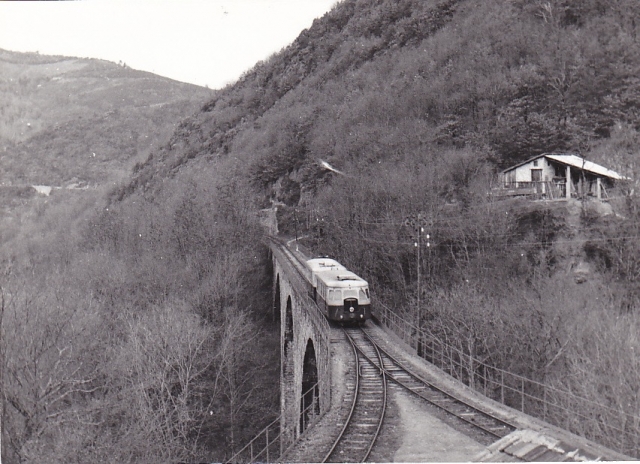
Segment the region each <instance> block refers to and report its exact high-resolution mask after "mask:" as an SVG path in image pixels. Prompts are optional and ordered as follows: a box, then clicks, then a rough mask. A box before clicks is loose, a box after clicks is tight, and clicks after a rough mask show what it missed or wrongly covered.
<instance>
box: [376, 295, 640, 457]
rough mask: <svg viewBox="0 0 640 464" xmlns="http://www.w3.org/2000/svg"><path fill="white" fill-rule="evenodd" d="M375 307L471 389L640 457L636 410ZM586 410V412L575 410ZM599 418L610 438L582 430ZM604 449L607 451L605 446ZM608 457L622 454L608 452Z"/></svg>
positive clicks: (383, 320) (382, 317) (419, 349)
mask: <svg viewBox="0 0 640 464" xmlns="http://www.w3.org/2000/svg"><path fill="white" fill-rule="evenodd" d="M375 308H376V309H375V317H376V318H377V319H378V320H379V321H380V323H381V324H382V325H384V326H386V327H388V328H389V329H390V330H391V331H392V332H394V333H395V334H396V335H397V336H398V337H400V338H401V339H402V340H403V341H404V342H405V343H407V344H408V345H409V346H411V347H412V348H413V349H415V350H416V351H417V353H418V355H419V356H421V357H422V358H423V359H425V360H426V361H427V362H429V363H431V364H433V365H434V366H436V367H438V368H440V369H441V370H442V371H444V372H445V373H447V374H449V375H450V376H451V377H453V378H455V379H457V380H459V381H460V382H462V383H464V384H465V385H468V386H469V387H470V388H472V389H473V390H475V391H477V392H479V393H482V394H484V395H485V396H487V397H489V398H491V399H493V400H494V401H497V402H499V403H502V404H504V405H506V406H508V407H511V408H513V409H516V410H519V411H521V412H523V413H525V414H528V415H530V416H533V417H537V418H539V419H542V420H543V421H547V422H549V423H551V424H553V425H555V426H557V427H560V428H561V429H565V430H569V431H571V432H573V433H576V434H577V435H582V436H584V437H585V438H587V439H588V440H592V441H594V443H596V444H599V445H600V446H606V447H609V448H612V449H614V450H615V451H616V452H618V453H623V454H627V455H629V456H633V457H635V458H638V457H640V436H638V435H637V434H636V433H635V431H634V429H633V428H630V429H629V428H628V425H629V424H638V423H640V416H638V415H637V414H632V413H628V412H624V411H619V410H617V409H614V408H612V407H610V406H607V405H603V404H601V403H597V402H595V401H592V400H589V399H586V398H582V397H580V396H577V395H575V394H574V393H571V392H569V391H566V390H562V389H559V388H556V387H552V386H549V385H545V384H544V383H541V382H537V381H535V380H531V379H528V378H526V377H523V376H521V375H518V374H514V373H512V372H509V371H506V370H503V369H500V368H498V367H495V366H492V365H489V364H486V363H485V362H483V361H481V360H479V359H476V358H474V357H472V356H471V355H469V354H468V353H465V352H463V351H461V350H459V349H458V348H456V347H453V346H451V345H449V344H447V343H445V342H443V341H441V340H438V339H437V338H434V337H433V336H432V335H431V334H429V333H427V332H426V331H425V330H424V329H423V328H421V327H418V326H416V325H415V324H412V323H411V322H409V321H407V320H405V319H403V318H402V316H401V315H399V314H397V313H396V312H395V311H394V310H392V309H391V308H389V307H388V306H386V305H385V304H384V303H383V302H382V301H380V300H379V299H376V300H375ZM585 410H586V411H589V413H581V412H579V411H585ZM603 418H606V419H604V420H605V421H606V423H607V424H608V425H607V428H608V429H609V430H611V431H612V432H614V435H615V437H616V438H615V440H603V439H602V436H601V435H599V434H594V433H589V431H585V430H586V429H588V428H589V427H590V428H592V429H594V430H598V427H599V426H601V425H602V421H603ZM572 425H573V426H572ZM576 425H577V426H578V427H577V428H576V427H575V426H576ZM603 453H604V454H605V456H607V455H608V454H607V451H606V450H603ZM609 454H611V453H609ZM623 458H624V457H623ZM613 459H614V460H616V459H621V458H619V457H616V455H613Z"/></svg>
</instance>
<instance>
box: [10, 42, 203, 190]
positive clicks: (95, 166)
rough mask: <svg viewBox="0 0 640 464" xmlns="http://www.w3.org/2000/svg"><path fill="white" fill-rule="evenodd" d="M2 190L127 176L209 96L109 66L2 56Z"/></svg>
mask: <svg viewBox="0 0 640 464" xmlns="http://www.w3.org/2000/svg"><path fill="white" fill-rule="evenodd" d="M0 76H2V77H1V78H0V161H1V162H2V172H1V173H0V183H2V185H24V184H41V185H53V186H62V185H67V184H71V183H75V184H81V185H91V186H96V185H97V184H104V183H109V182H114V181H120V180H122V179H123V178H125V177H127V176H128V175H129V173H130V171H131V169H132V168H133V166H134V165H135V163H136V162H138V161H143V160H144V159H146V158H147V156H148V155H149V153H151V152H152V151H154V150H157V149H159V148H160V147H161V146H162V145H163V144H164V143H165V142H166V140H168V137H169V135H170V134H171V133H172V132H173V130H174V129H175V127H174V125H175V124H176V121H178V120H180V119H182V118H184V117H186V116H188V115H189V114H191V113H193V112H195V111H196V110H197V109H199V108H200V107H201V106H202V102H203V101H204V100H205V99H207V98H210V97H211V95H212V91H210V90H208V89H204V88H200V87H197V86H194V85H190V84H184V83H180V82H176V81H172V80H170V79H167V78H163V77H160V76H155V75H153V74H150V73H146V72H141V71H135V70H133V69H130V68H128V67H126V65H124V64H121V65H117V64H115V63H110V62H107V61H100V60H92V59H80V58H69V57H61V56H58V57H55V56H41V55H37V54H30V53H15V52H8V51H4V50H0Z"/></svg>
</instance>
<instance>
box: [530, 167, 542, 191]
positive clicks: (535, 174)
mask: <svg viewBox="0 0 640 464" xmlns="http://www.w3.org/2000/svg"><path fill="white" fill-rule="evenodd" d="M531 183H532V184H533V187H535V189H536V192H538V193H542V169H532V170H531Z"/></svg>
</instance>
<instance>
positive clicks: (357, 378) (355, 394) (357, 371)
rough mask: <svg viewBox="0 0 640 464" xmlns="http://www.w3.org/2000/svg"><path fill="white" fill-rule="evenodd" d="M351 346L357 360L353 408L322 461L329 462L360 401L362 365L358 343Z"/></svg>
mask: <svg viewBox="0 0 640 464" xmlns="http://www.w3.org/2000/svg"><path fill="white" fill-rule="evenodd" d="M349 341H351V340H349ZM351 347H352V348H353V356H354V358H355V361H356V383H355V386H354V389H353V401H352V402H351V409H350V410H349V415H348V416H347V418H346V420H345V421H344V425H343V426H342V430H341V431H340V434H339V435H338V438H336V440H335V442H334V443H333V446H332V447H331V449H330V450H329V452H328V453H327V454H326V455H325V457H324V459H322V461H321V462H327V461H328V460H329V458H330V457H331V455H332V454H333V452H334V451H335V449H336V447H337V446H338V443H340V440H342V437H343V436H344V433H345V431H346V430H347V427H348V426H349V423H350V422H351V417H353V411H355V409H356V404H357V402H358V389H359V388H360V367H359V362H360V360H359V358H358V350H357V349H356V345H355V344H354V343H353V342H351Z"/></svg>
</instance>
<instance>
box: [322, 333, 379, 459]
mask: <svg viewBox="0 0 640 464" xmlns="http://www.w3.org/2000/svg"><path fill="white" fill-rule="evenodd" d="M345 333H346V335H347V339H348V340H349V342H350V343H351V346H352V347H353V351H354V355H355V360H356V365H357V367H358V368H357V371H356V373H355V385H354V388H353V393H354V394H353V399H352V404H351V410H350V412H349V415H348V417H347V419H346V420H345V423H344V425H343V427H342V430H341V431H340V435H339V436H338V438H337V439H336V441H335V442H334V444H333V446H332V448H331V449H330V450H329V452H328V453H327V455H326V456H325V457H324V459H323V460H322V462H364V461H365V460H366V459H367V458H368V457H369V454H370V453H371V449H372V448H373V445H374V444H375V441H376V439H377V438H378V434H379V433H380V428H381V427H382V421H383V420H384V414H385V410H386V407H387V378H386V374H385V372H384V370H381V369H380V368H379V367H377V366H379V365H380V363H381V362H383V361H382V357H381V355H380V353H379V352H378V349H377V347H376V345H375V344H372V343H369V342H367V340H366V339H365V337H364V335H363V334H364V333H363V332H359V331H357V330H353V329H345ZM372 359H376V360H377V362H378V364H377V365H376V364H375V363H374V362H373V361H372Z"/></svg>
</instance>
